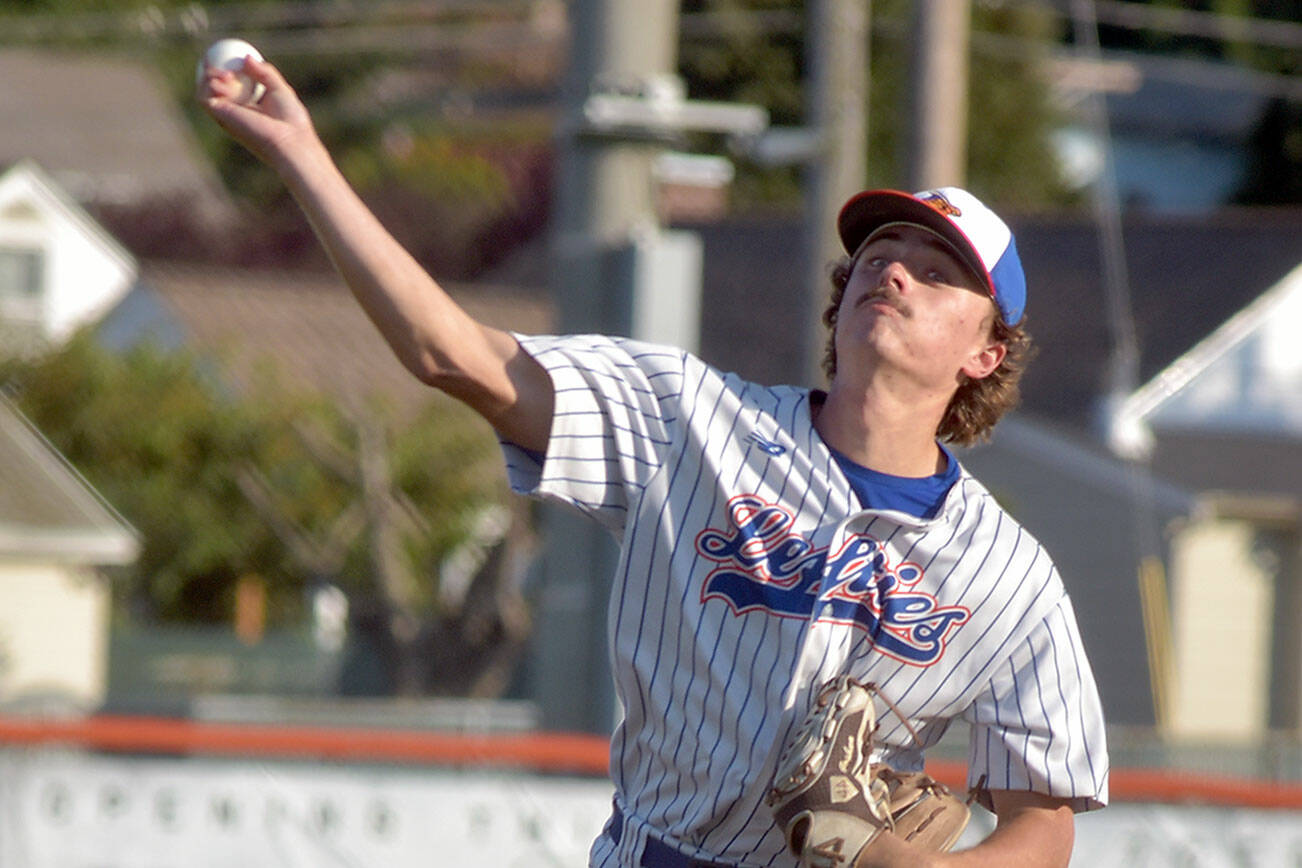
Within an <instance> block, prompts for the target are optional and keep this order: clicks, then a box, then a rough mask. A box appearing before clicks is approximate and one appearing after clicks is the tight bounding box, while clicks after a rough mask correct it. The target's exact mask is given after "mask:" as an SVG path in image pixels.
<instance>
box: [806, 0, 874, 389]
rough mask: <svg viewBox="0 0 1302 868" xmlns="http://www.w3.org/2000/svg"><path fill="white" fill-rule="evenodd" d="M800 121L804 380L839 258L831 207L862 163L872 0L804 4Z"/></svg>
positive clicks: (815, 372)
mask: <svg viewBox="0 0 1302 868" xmlns="http://www.w3.org/2000/svg"><path fill="white" fill-rule="evenodd" d="M808 8H809V17H808V19H807V27H808V37H807V40H808V41H807V43H806V45H807V51H806V54H807V56H808V58H809V60H808V63H809V71H808V75H807V78H806V85H805V94H806V102H807V106H808V109H807V117H808V120H807V124H808V127H809V129H810V130H811V131H812V132H813V134H814V140H815V141H816V142H817V152H816V154H815V155H814V156H813V159H811V160H810V162H809V163H808V165H807V168H806V174H805V233H806V238H805V250H806V256H807V258H808V265H807V268H806V275H807V277H806V281H807V290H806V298H807V303H806V305H805V314H804V319H805V324H804V326H803V328H804V332H803V334H804V335H805V347H804V350H803V352H802V353H801V355H802V356H803V357H804V359H805V372H804V374H805V380H806V382H807V383H808V384H810V385H818V384H821V383H822V382H823V379H824V378H823V372H822V359H823V347H824V345H825V343H826V340H827V329H826V328H824V327H823V324H822V323H823V320H822V317H823V309H824V308H825V307H826V306H827V300H828V294H829V292H830V286H831V285H830V284H829V283H828V276H827V265H828V263H830V262H832V261H833V260H835V259H836V258H837V256H839V255H840V253H841V241H840V237H839V236H838V235H837V232H836V214H837V210H838V209H839V208H840V207H841V205H842V204H843V203H844V202H845V200H846V199H848V198H850V197H851V196H853V195H854V194H855V193H857V192H858V191H860V190H861V189H863V186H864V184H865V182H866V179H867V174H868V172H867V165H868V121H867V116H868V63H869V59H870V58H869V47H868V31H869V21H870V19H871V17H872V0H811V2H810V5H809V7H808Z"/></svg>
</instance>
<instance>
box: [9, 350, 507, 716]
mask: <svg viewBox="0 0 1302 868" xmlns="http://www.w3.org/2000/svg"><path fill="white" fill-rule="evenodd" d="M0 382H2V383H3V384H4V385H5V386H6V388H7V390H8V391H10V392H12V393H13V394H14V396H15V399H16V401H17V403H18V405H19V407H20V408H21V409H22V410H23V412H24V413H26V414H27V415H28V416H29V417H30V418H31V419H32V420H33V422H34V423H35V424H36V425H37V426H38V427H39V428H40V429H41V430H42V432H43V433H45V435H46V436H47V437H49V438H50V440H51V441H52V443H53V444H54V445H55V446H56V447H57V448H58V449H59V450H60V451H61V452H62V453H63V454H64V455H65V456H66V457H67V458H68V460H69V461H70V462H71V463H72V464H73V465H74V466H75V467H77V468H78V469H79V470H80V471H81V472H82V473H83V474H84V475H85V476H86V478H87V480H88V481H89V482H90V483H91V484H92V485H93V486H94V487H95V488H96V489H97V490H98V491H100V492H101V493H102V494H103V495H104V496H105V498H106V499H107V500H108V501H109V502H110V503H111V504H112V505H113V506H114V507H115V508H117V509H118V510H119V511H120V512H121V513H122V514H123V516H124V517H125V518H126V519H127V520H128V521H129V522H130V523H131V524H132V525H133V526H134V527H135V528H136V529H137V531H138V532H139V533H140V534H141V537H142V542H143V544H142V549H141V553H140V557H139V559H138V561H137V562H136V563H135V564H133V565H131V566H129V567H123V568H118V569H117V570H116V572H115V573H114V575H113V576H112V578H113V582H112V587H113V596H114V602H115V614H116V615H117V617H118V618H119V619H120V620H127V621H132V622H137V623H140V622H143V623H145V624H214V623H229V622H230V620H231V617H232V610H233V606H234V595H235V592H236V587H237V585H238V584H239V582H240V580H241V579H242V578H244V577H249V576H256V577H258V578H259V579H260V580H261V581H262V582H263V583H264V584H265V586H266V588H267V606H268V615H269V622H270V623H271V624H272V625H273V626H280V627H282V628H289V629H293V628H294V627H296V626H299V625H303V624H304V623H305V621H306V619H307V616H308V614H309V613H308V592H309V591H310V590H312V589H314V588H316V587H319V586H321V585H325V584H329V585H333V586H336V587H338V588H340V589H341V590H343V591H344V592H345V594H346V595H347V596H348V598H349V600H350V603H351V604H352V607H353V611H354V614H357V613H361V614H362V615H363V617H361V618H355V626H359V627H360V626H363V625H362V623H361V622H362V621H365V620H366V618H365V616H366V614H367V613H370V615H371V616H372V617H371V623H370V624H369V625H366V626H368V628H369V629H371V630H372V631H373V633H372V638H373V639H376V640H377V641H380V642H381V644H384V645H387V646H388V647H389V648H391V649H393V651H394V655H393V657H392V659H390V660H386V661H384V662H386V663H387V664H390V665H392V666H393V671H392V672H391V673H390V675H391V678H390V681H391V683H392V684H393V686H394V688H395V689H397V690H401V691H403V692H406V693H417V692H436V693H446V692H463V693H464V692H468V693H475V694H483V693H485V692H490V693H491V692H492V691H495V690H501V689H502V688H504V686H505V685H506V683H507V680H508V674H509V672H510V670H511V669H512V667H513V665H514V663H515V660H516V657H517V655H518V653H519V651H520V650H521V647H522V643H523V640H524V638H525V637H526V636H527V633H528V626H529V624H528V614H527V609H526V607H525V605H524V601H523V598H522V596H521V589H520V576H521V571H522V562H523V560H524V559H525V558H527V555H528V544H529V536H528V533H527V530H525V527H526V522H524V521H522V520H521V517H520V516H519V515H518V514H513V513H509V512H508V511H507V510H506V508H505V507H503V506H502V504H503V501H504V499H505V491H504V480H503V478H502V472H501V468H500V462H499V460H498V458H497V456H496V454H495V448H494V445H493V442H494V441H493V438H492V437H491V436H490V435H489V433H488V432H487V431H486V430H485V426H484V423H483V422H482V421H481V420H479V419H478V417H475V416H474V415H473V414H472V413H471V412H470V411H469V410H467V409H466V408H464V407H462V406H461V405H460V404H457V403H456V402H455V401H453V400H452V399H450V398H446V397H444V396H441V395H433V394H432V397H431V403H430V405H429V407H428V408H427V409H426V410H424V411H422V412H421V413H420V415H419V416H418V417H417V418H416V419H415V420H411V424H407V425H402V426H398V425H396V424H394V417H393V415H392V414H391V413H388V412H386V410H385V409H384V407H383V406H381V405H379V404H376V405H373V406H366V407H356V408H352V409H351V410H350V411H349V412H345V411H342V410H341V409H340V408H338V407H337V406H336V405H334V404H331V403H329V402H326V401H325V400H323V399H322V398H320V397H319V396H310V395H300V394H294V393H292V392H289V391H288V390H286V389H285V388H284V387H283V386H280V385H279V384H278V383H277V382H276V381H275V379H274V378H273V377H268V378H267V379H266V380H265V381H264V382H261V383H259V384H256V385H255V386H253V387H251V388H250V390H249V392H248V393H247V394H236V393H233V392H232V391H231V389H230V387H229V385H228V384H226V383H225V382H224V381H222V380H219V379H218V378H217V376H216V368H215V367H214V362H213V361H212V360H203V359H200V358H198V357H196V356H194V355H192V354H190V353H187V352H183V351H170V350H163V349H160V348H158V347H154V346H146V345H142V346H138V347H136V348H134V349H131V350H129V351H127V352H125V353H123V354H120V355H119V354H114V353H112V352H109V351H107V350H105V349H104V348H103V347H101V346H100V345H98V344H97V343H96V342H95V340H94V338H93V336H92V335H91V334H89V333H87V334H81V335H79V336H77V337H76V338H74V339H73V340H72V341H70V342H69V343H68V344H67V345H66V346H64V347H63V348H62V349H60V350H58V351H56V352H53V353H50V354H48V355H46V356H44V357H42V358H40V359H37V360H33V361H27V362H10V363H7V364H6V365H5V366H4V368H3V369H0ZM391 432H392V433H391ZM454 554H456V555H457V556H458V559H459V560H460V561H463V562H465V561H467V560H468V562H469V563H468V565H467V564H465V563H462V564H461V565H460V566H458V567H456V570H455V572H456V573H457V574H458V575H459V576H460V581H459V583H458V586H457V587H447V586H444V585H443V583H442V581H441V579H442V577H443V576H444V575H445V573H448V569H449V568H448V567H446V564H447V562H448V561H449V559H450V558H451V557H452V556H453V555H454ZM493 646H496V647H493ZM434 651H436V652H438V653H437V654H434V653H431V652H434ZM490 652H492V653H490ZM453 660H455V661H457V662H458V664H459V665H461V666H462V668H454V667H453V666H452V665H451V661H453Z"/></svg>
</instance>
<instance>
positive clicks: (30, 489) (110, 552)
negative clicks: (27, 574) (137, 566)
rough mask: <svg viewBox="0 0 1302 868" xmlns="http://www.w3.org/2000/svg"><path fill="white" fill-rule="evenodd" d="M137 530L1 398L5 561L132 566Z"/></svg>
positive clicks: (0, 549) (0, 510) (0, 521)
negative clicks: (40, 559)
mask: <svg viewBox="0 0 1302 868" xmlns="http://www.w3.org/2000/svg"><path fill="white" fill-rule="evenodd" d="M138 547H139V543H138V541H137V539H136V535H135V531H133V530H132V529H131V527H130V526H128V525H127V523H126V521H125V520H124V519H122V518H121V517H120V516H118V514H117V513H116V512H114V511H113V509H112V508H111V507H110V506H108V505H107V504H106V503H105V502H104V501H103V500H102V499H101V498H100V497H99V495H98V494H97V493H96V492H95V491H94V490H93V489H92V488H91V487H90V485H89V484H87V482H86V481H85V480H84V479H82V478H81V476H80V475H78V473H77V471H76V470H74V469H73V468H72V467H71V466H70V465H69V464H68V463H67V462H66V461H64V459H63V457H62V456H60V455H59V453H58V452H57V451H56V450H55V449H54V447H53V446H51V445H50V444H49V443H48V442H46V440H45V439H44V438H43V437H41V436H40V434H39V433H38V432H37V431H36V429H35V428H34V427H32V426H31V425H30V424H29V423H28V422H27V420H26V419H25V418H24V417H23V416H22V415H21V414H20V413H19V412H18V410H17V409H16V408H15V407H14V406H13V405H12V404H10V403H9V402H8V401H6V400H4V399H0V558H6V559H13V558H42V559H58V560H62V561H70V562H73V563H81V564H92V565H113V564H125V563H130V562H131V561H132V560H133V559H134V558H135V556H136V552H137V549H138Z"/></svg>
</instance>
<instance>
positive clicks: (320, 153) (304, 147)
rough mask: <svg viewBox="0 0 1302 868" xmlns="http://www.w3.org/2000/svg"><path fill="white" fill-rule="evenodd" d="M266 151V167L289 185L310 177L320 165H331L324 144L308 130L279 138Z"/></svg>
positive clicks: (314, 133) (311, 130)
mask: <svg viewBox="0 0 1302 868" xmlns="http://www.w3.org/2000/svg"><path fill="white" fill-rule="evenodd" d="M268 150H269V154H268V159H267V163H268V165H270V166H271V168H272V169H273V170H274V171H275V172H276V174H278V175H280V176H281V178H283V179H284V180H286V181H287V182H290V183H293V182H294V181H295V180H298V179H301V178H303V177H304V176H309V175H311V174H312V173H313V170H314V168H317V167H319V166H320V165H321V164H333V161H332V160H331V158H330V153H329V151H327V150H326V146H325V144H324V143H322V141H321V139H320V138H319V137H318V136H317V134H316V131H315V130H313V129H310V128H309V129H306V130H297V131H295V132H294V133H293V134H290V135H286V136H283V137H281V138H280V139H278V140H277V141H276V142H274V143H273V144H272V146H271V147H270V148H269V149H268Z"/></svg>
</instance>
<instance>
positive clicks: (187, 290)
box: [101, 262, 552, 412]
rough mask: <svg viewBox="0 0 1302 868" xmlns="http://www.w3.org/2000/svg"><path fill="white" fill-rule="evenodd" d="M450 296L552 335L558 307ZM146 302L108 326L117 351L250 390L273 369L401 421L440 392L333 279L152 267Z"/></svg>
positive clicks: (506, 322)
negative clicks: (188, 367) (128, 348)
mask: <svg viewBox="0 0 1302 868" xmlns="http://www.w3.org/2000/svg"><path fill="white" fill-rule="evenodd" d="M445 288H446V289H447V290H448V292H449V293H450V294H451V295H452V296H453V298H455V299H456V300H457V301H458V302H459V303H460V304H462V305H463V306H464V307H465V308H466V309H467V310H468V311H469V312H470V313H471V315H472V316H474V317H476V318H477V319H480V320H481V321H483V322H486V323H488V324H489V325H493V326H496V327H499V328H505V329H513V330H517V331H521V332H528V333H535V332H546V331H549V330H550V329H551V327H552V313H551V306H550V305H549V304H548V303H546V302H545V301H544V300H542V299H539V298H538V297H537V296H536V294H534V293H530V292H528V291H523V290H518V289H513V288H510V287H501V286H482V285H475V286H470V285H460V284H454V285H445ZM142 293H143V294H147V295H148V296H149V297H150V298H151V299H152V301H153V304H152V305H151V304H145V303H143V302H142V301H141V300H140V299H135V300H132V299H130V298H129V299H127V300H125V301H124V302H123V304H121V305H119V307H118V309H117V310H115V311H114V312H113V313H111V314H110V316H109V317H108V318H106V321H105V323H104V324H103V325H102V326H101V333H102V334H106V335H108V336H109V337H110V342H111V343H114V344H117V345H122V344H126V343H132V342H136V341H139V340H143V339H147V338H153V339H156V340H159V341H160V342H161V343H164V344H166V345H176V344H178V343H185V344H187V345H189V346H191V347H192V348H193V349H195V350H198V351H200V352H202V353H205V354H209V355H214V356H216V357H217V358H219V359H221V360H222V362H223V363H224V364H225V368H224V370H225V371H226V372H227V373H229V374H231V375H232V376H234V377H235V378H236V379H237V381H241V382H244V383H246V384H247V383H249V382H251V381H252V380H253V378H255V377H256V376H257V375H258V374H259V372H260V370H261V369H263V368H264V367H265V366H267V365H272V366H274V368H275V370H276V372H277V374H278V375H279V376H281V377H282V378H283V379H284V380H285V381H286V382H287V384H288V385H290V386H294V387H299V388H305V389H311V390H313V391H316V392H319V393H322V394H326V395H329V396H332V397H334V398H335V399H338V400H342V401H345V402H365V401H367V400H370V399H372V398H377V397H378V398H380V399H382V400H385V401H387V402H389V403H390V404H391V405H392V406H393V407H394V408H395V409H397V410H398V411H400V412H410V411H413V410H415V409H416V408H418V407H421V406H423V405H424V404H425V403H427V402H428V401H430V400H431V399H432V396H433V391H432V390H431V389H430V388H429V387H427V386H425V385H423V384H421V383H420V382H419V381H417V380H416V378H415V377H413V376H412V375H411V374H410V373H408V372H407V371H406V370H405V369H404V368H403V367H402V365H401V364H400V363H399V362H398V361H397V359H395V358H394V356H393V353H392V352H391V351H390V350H389V348H388V346H387V345H386V344H385V343H384V341H383V339H382V338H381V337H380V335H379V333H378V332H377V331H376V328H375V326H374V325H373V324H372V323H371V322H370V320H369V319H367V317H366V315H365V314H364V313H363V312H362V309H361V308H360V307H359V306H358V304H357V302H356V301H355V300H354V299H353V297H352V294H351V293H350V292H349V291H348V289H347V287H346V286H345V285H344V284H343V282H342V281H341V280H340V279H339V277H338V276H337V275H336V274H335V273H334V272H326V271H320V272H317V271H300V270H287V269H263V268H214V267H210V266H198V265H183V264H175V263H163V262H149V263H146V265H145V267H144V270H143V276H142V282H141V286H139V287H138V288H137V290H136V294H142ZM159 309H161V311H162V315H161V316H160V315H159Z"/></svg>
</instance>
